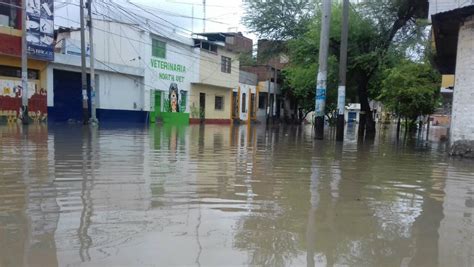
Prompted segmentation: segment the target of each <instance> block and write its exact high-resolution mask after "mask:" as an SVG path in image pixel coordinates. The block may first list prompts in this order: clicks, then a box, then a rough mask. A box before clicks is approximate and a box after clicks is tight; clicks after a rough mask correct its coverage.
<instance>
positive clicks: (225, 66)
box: [221, 56, 232, 73]
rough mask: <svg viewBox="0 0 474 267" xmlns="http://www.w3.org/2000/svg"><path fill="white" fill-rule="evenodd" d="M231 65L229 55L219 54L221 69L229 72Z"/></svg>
mask: <svg viewBox="0 0 474 267" xmlns="http://www.w3.org/2000/svg"><path fill="white" fill-rule="evenodd" d="M231 67H232V64H231V59H230V57H225V56H221V71H222V72H225V73H230V68H231Z"/></svg>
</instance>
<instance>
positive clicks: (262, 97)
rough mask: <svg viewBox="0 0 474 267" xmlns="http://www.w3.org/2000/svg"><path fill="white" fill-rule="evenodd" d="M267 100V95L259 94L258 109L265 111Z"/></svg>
mask: <svg viewBox="0 0 474 267" xmlns="http://www.w3.org/2000/svg"><path fill="white" fill-rule="evenodd" d="M267 98H268V93H259V94H258V108H259V109H266V108H267Z"/></svg>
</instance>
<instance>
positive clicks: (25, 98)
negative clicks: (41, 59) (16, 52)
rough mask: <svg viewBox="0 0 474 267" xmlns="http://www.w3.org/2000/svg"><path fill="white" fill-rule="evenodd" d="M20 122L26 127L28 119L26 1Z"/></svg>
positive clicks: (22, 23) (22, 37) (22, 48)
mask: <svg viewBox="0 0 474 267" xmlns="http://www.w3.org/2000/svg"><path fill="white" fill-rule="evenodd" d="M21 21H22V22H21V31H22V35H21V87H22V90H23V91H22V94H21V105H22V107H21V113H22V114H21V121H22V123H23V124H25V125H27V124H28V123H29V117H28V51H27V50H28V46H27V44H26V0H22V1H21Z"/></svg>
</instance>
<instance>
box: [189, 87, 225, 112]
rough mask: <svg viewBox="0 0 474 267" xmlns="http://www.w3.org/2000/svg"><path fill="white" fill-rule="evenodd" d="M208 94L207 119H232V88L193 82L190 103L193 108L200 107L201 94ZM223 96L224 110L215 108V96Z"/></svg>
mask: <svg viewBox="0 0 474 267" xmlns="http://www.w3.org/2000/svg"><path fill="white" fill-rule="evenodd" d="M200 93H205V94H206V117H205V118H206V119H211V120H230V118H231V113H230V112H231V107H232V102H231V101H232V90H231V89H229V88H225V87H217V86H211V85H205V84H193V85H192V89H191V95H190V98H189V105H190V107H191V109H193V107H194V108H197V109H199V94H200ZM216 96H223V97H224V105H223V109H222V110H216V109H215V106H214V104H215V97H216Z"/></svg>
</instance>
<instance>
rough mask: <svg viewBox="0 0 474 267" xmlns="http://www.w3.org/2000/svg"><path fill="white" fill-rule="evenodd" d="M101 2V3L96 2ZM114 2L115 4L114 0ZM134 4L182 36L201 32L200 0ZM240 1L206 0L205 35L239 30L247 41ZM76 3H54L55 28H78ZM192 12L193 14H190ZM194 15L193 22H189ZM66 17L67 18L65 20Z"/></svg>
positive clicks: (65, 0) (72, 0)
mask: <svg viewBox="0 0 474 267" xmlns="http://www.w3.org/2000/svg"><path fill="white" fill-rule="evenodd" d="M99 1H100V0H99ZM114 2H115V1H114ZM132 2H133V3H137V4H141V5H142V6H147V7H149V9H148V10H149V11H150V12H152V13H153V14H155V15H156V16H157V17H160V18H161V19H163V20H166V21H169V22H170V24H169V25H170V27H173V26H172V24H174V25H177V26H179V27H180V32H181V33H182V34H184V35H189V36H190V35H191V31H192V32H194V33H200V32H202V31H203V18H204V13H203V12H204V10H203V1H202V0H132ZM242 2H243V1H242V0H206V32H225V31H241V32H243V33H244V34H245V35H247V36H248V37H250V38H253V39H255V38H254V36H253V35H250V34H249V33H248V30H247V29H246V28H245V26H243V25H242V24H241V18H242V16H243V14H244V6H243V3H242ZM78 3H79V0H56V1H55V7H56V15H57V16H56V20H55V23H56V26H73V27H77V26H78V25H77V23H74V22H73V21H79V9H78ZM193 11H194V12H193ZM193 13H194V19H192V17H193ZM65 18H67V19H65Z"/></svg>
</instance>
